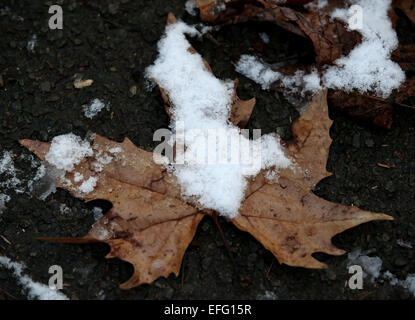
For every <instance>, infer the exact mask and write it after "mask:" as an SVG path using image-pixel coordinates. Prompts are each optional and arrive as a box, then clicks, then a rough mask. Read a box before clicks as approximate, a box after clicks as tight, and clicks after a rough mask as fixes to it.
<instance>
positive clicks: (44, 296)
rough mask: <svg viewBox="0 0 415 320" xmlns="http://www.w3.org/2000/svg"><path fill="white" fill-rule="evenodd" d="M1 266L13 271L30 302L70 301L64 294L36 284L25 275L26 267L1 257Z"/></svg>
mask: <svg viewBox="0 0 415 320" xmlns="http://www.w3.org/2000/svg"><path fill="white" fill-rule="evenodd" d="M0 266H3V267H5V268H7V269H9V270H11V271H13V276H14V277H15V278H16V279H17V280H18V282H19V284H20V285H21V286H22V287H23V290H22V293H27V297H28V299H29V300H33V299H38V300H69V298H68V297H67V296H66V295H64V294H63V293H61V292H59V291H57V290H53V289H50V288H49V286H46V285H44V284H42V283H39V282H35V281H33V280H32V279H31V278H30V277H29V276H26V275H23V269H24V266H23V265H22V264H20V263H18V262H13V261H11V260H10V258H8V257H4V256H0Z"/></svg>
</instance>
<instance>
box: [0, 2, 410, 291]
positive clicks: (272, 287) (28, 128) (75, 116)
mask: <svg viewBox="0 0 415 320" xmlns="http://www.w3.org/2000/svg"><path fill="white" fill-rule="evenodd" d="M184 2H185V1H184V0H153V1H144V0H143V1H133V0H118V1H117V0H102V1H98V0H91V1H90V0H88V1H80V0H76V1H56V3H57V4H61V5H62V7H63V12H64V27H63V30H49V28H48V19H49V16H50V15H49V14H48V7H49V5H51V4H55V2H54V3H52V2H50V3H49V1H29V0H25V1H17V0H16V1H13V0H3V1H1V4H0V39H1V40H0V74H2V79H3V82H1V81H0V121H1V122H0V152H1V153H2V152H3V151H5V150H7V151H11V152H12V153H13V154H15V155H16V156H15V166H16V169H17V170H18V176H19V177H20V178H21V180H22V181H27V180H29V179H31V178H33V177H34V175H35V173H36V168H32V167H31V166H30V160H29V159H28V158H27V157H26V158H22V157H21V155H26V156H30V152H29V151H28V150H25V149H24V148H22V147H21V146H19V144H18V143H17V139H22V138H29V139H38V140H43V141H46V140H51V139H52V138H53V137H54V136H56V135H60V134H64V133H68V132H73V133H75V134H77V135H79V136H81V137H86V136H89V135H90V134H91V133H94V132H95V133H98V134H100V135H103V136H105V137H108V138H110V139H114V140H116V141H122V139H123V138H124V137H125V136H128V137H129V138H130V139H131V140H132V141H133V142H134V143H135V144H136V145H137V146H140V147H142V148H145V149H147V150H152V149H153V148H154V147H155V145H156V143H157V142H153V141H152V136H153V132H154V131H155V130H156V129H158V128H163V127H167V125H168V122H169V119H168V117H167V115H166V114H165V111H164V108H163V104H162V99H161V97H160V93H159V91H158V90H157V89H155V88H154V89H153V90H152V91H149V90H148V89H147V87H148V83H146V81H145V80H144V79H143V72H144V70H145V68H146V67H147V66H148V65H149V64H151V63H152V62H153V61H154V59H155V57H156V54H157V50H156V44H157V41H158V40H159V38H160V37H161V35H162V33H163V30H164V26H165V20H166V17H167V13H168V12H173V13H174V14H175V15H176V16H177V17H180V18H182V19H184V20H185V21H186V22H189V23H196V22H198V18H197V17H192V16H189V15H188V14H187V13H186V12H185V10H184ZM6 7H8V8H9V10H7V9H5V8H6ZM2 9H3V10H2ZM21 18H23V20H22V19H21ZM399 26H400V29H399V36H400V38H401V39H402V41H403V42H406V43H411V42H413V40H414V39H413V38H414V36H413V35H414V34H415V32H414V30H413V26H412V25H411V24H410V23H408V21H407V20H406V18H404V17H401V18H400V20H399ZM262 32H266V33H267V34H268V36H269V37H270V43H269V44H265V46H264V47H263V48H262V45H261V37H260V33H262ZM34 34H36V43H35V46H34V48H33V50H30V48H29V49H28V46H27V45H28V41H30V40H31V39H32V36H33V35H34ZM213 35H214V37H215V38H216V40H217V41H218V42H219V43H220V44H221V48H217V47H216V46H215V44H214V43H213V42H211V41H209V40H208V39H206V38H205V39H203V41H200V40H197V39H196V40H194V39H193V40H192V43H193V45H194V47H195V48H196V49H197V50H198V51H199V52H200V53H201V54H202V55H203V57H204V58H205V59H206V60H207V61H208V62H209V63H210V65H211V66H212V68H213V71H214V73H215V75H216V76H218V77H220V78H231V79H233V78H235V77H239V78H240V86H239V90H238V93H239V96H240V97H241V98H245V99H247V98H250V97H252V96H255V97H256V98H257V106H256V108H255V111H254V113H253V116H252V118H251V120H250V122H249V124H248V127H249V128H261V129H262V130H263V133H268V132H277V133H279V134H280V135H282V137H284V138H289V137H290V126H291V123H292V121H293V120H294V119H296V117H298V112H297V110H296V109H295V108H294V107H293V106H292V105H291V104H290V103H288V102H287V101H286V100H285V99H284V98H283V97H282V96H281V95H279V94H276V93H274V92H266V91H262V90H261V89H260V86H258V85H256V84H255V83H253V82H252V81H250V80H248V79H246V78H244V77H241V76H239V75H238V74H236V73H235V72H234V69H233V66H232V59H234V58H237V57H238V56H239V55H240V54H243V53H251V54H256V55H261V56H263V58H264V59H265V60H267V61H269V62H272V61H276V60H279V59H281V60H284V59H287V58H290V59H293V62H296V59H298V56H301V60H302V61H304V60H307V59H313V57H312V55H307V54H306V55H305V56H302V54H301V53H303V52H305V53H307V52H311V47H310V43H305V42H304V41H302V40H301V39H296V38H295V37H293V36H292V35H291V34H287V33H286V32H284V31H282V30H280V29H278V28H276V27H275V26H272V25H268V24H253V23H249V24H242V25H236V26H229V27H226V28H223V29H222V30H221V31H219V32H216V33H214V34H213ZM79 77H82V78H83V79H93V80H94V83H93V84H92V85H91V86H89V87H86V88H83V89H75V88H74V86H73V82H74V80H75V79H76V78H79ZM95 98H99V99H100V100H101V101H103V102H104V103H106V104H109V107H108V108H104V109H103V110H102V111H101V112H100V113H98V114H97V115H96V116H95V117H94V118H92V119H88V118H86V117H85V116H84V111H83V107H82V106H83V105H86V104H90V103H91V102H92V101H93V99H95ZM407 104H412V105H415V101H413V100H412V101H407ZM330 116H331V117H332V119H333V120H334V124H333V126H332V128H331V136H332V138H333V143H332V146H331V149H330V156H329V160H328V165H327V167H328V170H329V171H331V172H333V176H331V177H329V178H326V179H325V180H323V181H321V182H320V183H319V184H318V185H317V187H316V189H315V193H316V194H318V195H319V196H321V197H323V198H325V199H327V200H330V201H334V202H338V203H343V204H347V205H356V206H359V207H360V208H362V209H365V210H370V211H374V212H384V213H387V214H390V215H392V216H393V217H394V218H395V220H394V221H386V222H385V221H383V222H372V223H367V224H364V225H361V226H359V227H356V228H354V229H352V230H348V231H346V232H344V233H342V234H340V235H338V236H336V237H335V238H334V243H335V244H336V245H337V246H338V247H340V248H342V249H345V250H347V251H351V250H353V249H357V248H361V249H362V250H363V251H364V250H372V253H371V255H372V256H378V257H380V258H381V259H382V261H383V267H382V272H384V271H386V270H389V271H390V272H392V273H393V274H394V275H396V276H397V277H398V278H399V279H401V280H402V279H405V278H406V276H407V275H408V274H411V273H415V259H414V252H413V249H411V248H408V247H405V246H402V242H401V241H404V242H406V243H412V244H414V245H415V223H414V221H413V217H412V216H413V215H414V214H415V213H414V208H415V197H414V187H415V160H414V159H415V112H414V110H411V109H405V108H397V109H396V115H395V119H394V124H393V127H392V129H391V130H390V131H385V130H382V129H378V128H374V127H372V126H371V125H370V124H368V123H364V122H359V121H357V120H356V119H351V118H349V117H347V116H345V115H343V114H341V113H337V112H331V114H330ZM378 163H381V164H386V165H388V166H391V168H384V167H380V166H379V165H378ZM4 178H5V177H2V176H1V175H0V181H1V180H2V179H4ZM37 188H40V189H41V188H42V186H37ZM36 192H39V190H38V191H37V189H36V188H35V189H34V191H33V192H29V191H26V192H24V193H23V194H16V193H14V191H13V190H10V189H6V190H1V192H0V193H6V194H8V195H10V197H11V200H10V201H9V202H8V203H7V205H6V206H7V208H6V209H5V210H4V212H3V213H1V214H0V235H2V236H3V237H4V238H6V239H8V241H9V242H10V243H8V242H6V241H4V239H2V238H0V254H2V255H6V256H8V257H10V258H11V259H12V260H14V261H19V262H24V263H25V264H26V265H27V274H29V275H30V276H31V277H33V279H34V280H36V281H39V282H42V283H48V279H49V276H50V275H49V274H48V269H49V266H50V265H55V264H57V265H60V266H62V268H63V271H64V284H65V286H64V290H63V292H64V293H65V294H67V295H68V296H69V297H70V298H71V299H263V298H264V299H265V298H274V299H410V298H413V296H412V295H411V294H410V293H409V292H407V291H406V290H405V289H403V288H402V287H399V286H398V287H393V286H391V285H390V283H389V282H387V281H385V282H383V283H382V281H377V282H375V283H371V282H370V281H367V280H365V282H364V289H363V290H351V289H349V287H348V286H347V285H345V282H346V281H347V280H348V278H349V277H350V275H349V274H348V269H347V267H346V265H347V263H348V259H347V255H344V256H339V257H334V256H327V255H324V254H316V256H317V257H318V258H319V259H321V260H322V261H324V262H326V263H327V264H328V265H329V268H328V269H326V270H306V269H302V268H294V267H288V266H284V265H279V263H278V262H277V261H276V259H275V258H274V257H273V256H272V254H271V253H270V252H268V251H267V250H266V249H264V248H263V247H262V245H261V244H260V243H258V242H257V241H256V240H255V239H254V238H253V237H251V236H250V235H249V234H247V233H244V232H241V231H239V230H237V229H236V228H235V227H234V226H232V224H230V223H227V221H226V220H224V219H220V220H219V223H220V226H221V227H222V229H223V232H224V234H225V237H226V239H227V241H228V242H229V244H230V246H231V251H232V254H233V257H234V260H235V265H234V264H233V263H232V262H231V260H230V258H229V255H228V252H227V250H226V248H225V246H224V244H223V241H222V239H221V237H220V234H219V232H218V230H217V227H216V225H215V224H214V222H213V221H212V220H211V219H209V218H205V219H204V220H203V221H202V223H201V224H200V226H199V229H198V231H197V233H196V236H195V238H194V241H193V242H192V244H191V245H190V246H189V248H188V250H187V252H186V254H185V256H184V260H183V265H182V270H181V273H180V275H179V277H177V278H176V277H175V276H174V275H171V276H170V277H168V278H167V279H159V280H157V281H155V282H154V283H153V284H152V285H143V286H140V287H138V288H135V289H132V290H128V291H123V290H120V289H119V288H118V285H119V284H120V283H121V282H123V281H125V280H127V279H128V278H129V276H130V275H131V273H132V267H131V265H129V264H128V263H125V262H123V261H120V260H118V259H105V258H104V256H105V254H106V253H107V252H108V251H109V248H108V246H106V245H104V244H95V245H69V244H55V243H45V242H41V241H37V240H36V239H35V238H36V237H40V236H56V237H58V236H62V237H69V236H81V235H84V234H85V233H86V232H87V231H88V230H89V228H90V226H91V224H92V223H93V222H94V213H93V208H94V207H95V206H100V207H102V208H103V209H104V210H107V209H108V208H109V207H110V204H109V203H107V202H104V201H98V202H95V203H91V204H85V203H83V202H82V201H81V200H79V199H76V198H74V197H73V196H71V194H70V193H69V192H67V191H64V190H57V191H56V193H54V194H52V195H50V196H49V197H48V198H46V200H45V201H42V200H39V199H38V198H37V197H36ZM62 204H64V205H65V206H66V207H67V209H66V210H63V212H61V210H60V209H61V208H63V207H62ZM399 243H401V244H399ZM25 298H26V296H25V295H24V294H22V293H21V288H20V287H19V286H18V285H17V282H16V281H15V279H14V278H13V277H12V276H11V273H10V272H9V271H7V270H5V269H1V268H0V299H25Z"/></svg>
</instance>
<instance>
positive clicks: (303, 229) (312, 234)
mask: <svg viewBox="0 0 415 320" xmlns="http://www.w3.org/2000/svg"><path fill="white" fill-rule="evenodd" d="M170 18H172V17H170ZM193 50H194V49H193ZM193 53H194V54H197V53H196V52H195V51H193ZM161 89H162V88H161ZM161 92H162V95H163V98H164V100H165V102H166V103H167V104H168V103H169V99H168V96H167V95H166V94H165V92H164V90H161ZM236 97H237V96H236V94H235V98H234V104H237V105H238V107H234V108H232V112H233V114H232V116H231V118H233V119H234V123H239V124H241V123H242V124H243V123H245V122H246V114H247V113H249V114H250V111H251V110H252V107H251V105H252V101H251V100H249V101H251V102H243V103H242V102H240V100H239V99H237V98H236ZM247 106H248V107H247ZM238 109H240V110H239V111H238ZM327 109H328V108H327V103H326V92H321V93H320V94H318V95H317V96H315V98H314V99H313V101H312V103H311V104H310V106H309V107H308V109H307V110H306V111H305V112H304V113H303V114H302V115H301V116H300V118H299V119H298V120H296V121H295V122H294V123H293V127H292V132H293V137H294V138H293V140H291V141H287V142H285V144H286V150H287V153H288V156H290V157H291V158H292V159H293V160H294V162H295V163H296V169H295V170H292V169H286V170H283V171H281V172H280V178H279V180H278V182H271V181H268V180H267V179H265V175H264V173H261V174H259V175H258V176H257V177H256V178H255V179H252V180H251V181H250V183H249V185H248V188H247V190H246V199H245V201H244V202H243V203H242V206H241V208H240V212H239V213H240V214H239V216H238V217H237V218H235V219H232V220H230V221H231V222H232V223H234V224H235V225H236V226H237V227H238V228H239V229H241V230H244V231H247V232H249V233H251V234H252V235H253V236H254V237H256V238H257V239H258V240H259V241H260V242H261V243H262V244H263V245H264V246H265V247H266V248H267V249H268V250H270V251H271V252H272V253H273V254H274V255H275V257H276V258H277V259H278V260H279V262H280V263H284V264H287V265H291V266H301V267H306V268H324V267H326V265H325V264H323V263H321V262H319V261H318V260H316V259H315V258H313V257H312V254H313V253H315V252H326V253H329V254H334V255H338V254H342V253H343V251H342V250H340V249H337V248H335V247H334V246H333V245H332V243H331V238H332V237H333V236H334V235H336V234H338V233H340V232H342V231H344V230H346V229H349V228H351V227H354V226H356V225H359V224H361V223H364V222H368V221H371V220H391V219H392V217H390V216H388V215H384V214H376V213H371V212H368V211H363V210H360V209H358V208H356V207H350V206H344V205H341V204H337V203H332V202H329V201H326V200H324V199H321V198H319V197H317V196H316V195H314V194H313V192H312V189H313V187H314V186H315V185H316V184H317V183H318V182H319V181H320V180H321V179H323V178H325V177H327V176H329V175H330V173H328V172H327V171H326V161H327V158H328V152H329V148H330V144H331V139H330V136H329V129H330V126H331V123H332V121H331V120H330V119H329V117H328V110H327ZM246 110H248V111H246ZM240 113H242V114H244V116H240ZM240 119H243V121H242V122H241V121H240ZM20 143H21V144H22V145H23V146H25V147H27V148H28V149H30V150H31V151H32V152H34V153H35V154H36V155H37V156H38V157H39V158H40V159H42V160H44V161H45V156H46V154H47V153H48V151H49V148H50V143H48V142H39V141H34V140H20ZM92 148H93V151H94V153H93V155H92V156H90V157H87V158H85V159H83V161H82V162H80V163H79V164H78V165H76V166H75V169H74V170H73V171H72V172H67V173H66V174H65V177H64V178H65V179H66V180H65V179H62V178H59V177H57V180H56V184H57V186H58V187H60V188H65V189H67V190H69V191H71V192H72V193H73V194H74V196H76V197H79V198H82V199H84V200H85V201H92V200H95V199H104V200H108V201H110V202H111V203H112V205H113V207H112V209H111V210H110V211H109V212H108V213H106V214H105V216H104V217H102V218H101V219H100V220H99V221H98V222H96V223H95V224H94V226H93V227H92V229H91V230H90V232H89V233H88V234H87V235H86V236H84V237H82V238H43V239H44V240H50V241H59V242H68V243H69V242H70V243H85V242H104V243H107V244H109V245H110V246H111V252H110V253H109V255H108V256H107V257H109V258H110V257H118V258H120V259H122V260H125V261H128V262H130V263H131V264H132V265H133V266H134V274H133V275H132V277H131V278H130V279H129V280H128V281H127V282H125V283H123V284H122V285H121V288H124V289H127V288H132V287H135V286H138V285H140V284H143V283H151V282H153V281H154V280H155V279H157V278H158V277H167V276H168V275H169V274H170V273H175V274H176V275H177V274H178V273H179V270H180V265H181V261H182V258H183V255H184V253H185V250H186V248H187V246H188V245H189V243H190V241H191V240H192V238H193V236H194V234H195V232H196V229H197V226H198V224H199V222H200V221H201V219H202V218H203V216H204V215H216V213H214V212H212V211H210V210H200V209H198V208H197V207H196V206H195V204H193V203H186V202H185V201H183V200H182V199H181V196H180V186H178V184H177V182H176V179H175V177H174V175H169V174H168V173H167V171H166V170H165V168H164V167H162V166H161V165H158V164H156V163H154V162H153V155H152V153H150V152H147V151H145V150H142V149H140V148H138V147H136V146H135V145H134V144H133V143H132V142H131V141H130V140H128V139H127V138H125V140H124V141H123V142H122V143H118V142H114V141H111V140H108V139H106V138H104V137H101V136H98V135H97V136H96V137H95V139H94V142H93V145H92ZM117 148H120V149H119V151H120V152H118V153H116V155H113V156H112V158H113V159H112V161H111V162H110V163H108V164H106V165H104V166H102V162H100V159H101V158H102V157H103V156H105V155H107V156H108V152H109V150H114V149H117ZM75 173H78V174H82V175H83V177H84V180H86V179H89V178H90V177H95V178H97V179H98V180H97V185H96V187H95V189H94V190H93V191H92V192H90V193H88V194H83V193H81V192H80V191H79V185H80V183H81V182H80V181H77V180H76V179H75ZM68 181H69V182H70V183H68Z"/></svg>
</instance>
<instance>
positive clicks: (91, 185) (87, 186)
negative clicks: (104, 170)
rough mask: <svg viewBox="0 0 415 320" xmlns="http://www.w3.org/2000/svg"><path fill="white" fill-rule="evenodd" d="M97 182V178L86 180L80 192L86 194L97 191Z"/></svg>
mask: <svg viewBox="0 0 415 320" xmlns="http://www.w3.org/2000/svg"><path fill="white" fill-rule="evenodd" d="M97 181H98V179H97V178H96V177H89V178H88V180H85V181H84V182H82V184H81V185H80V186H79V191H80V192H82V193H84V194H87V193H90V192H92V191H93V190H94V189H95V186H96V185H97Z"/></svg>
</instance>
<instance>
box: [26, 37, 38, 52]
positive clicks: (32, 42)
mask: <svg viewBox="0 0 415 320" xmlns="http://www.w3.org/2000/svg"><path fill="white" fill-rule="evenodd" d="M36 43H37V35H35V34H34V35H33V36H32V38H31V39H30V40H29V41H28V42H27V46H26V48H27V51H29V52H35V46H36Z"/></svg>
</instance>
